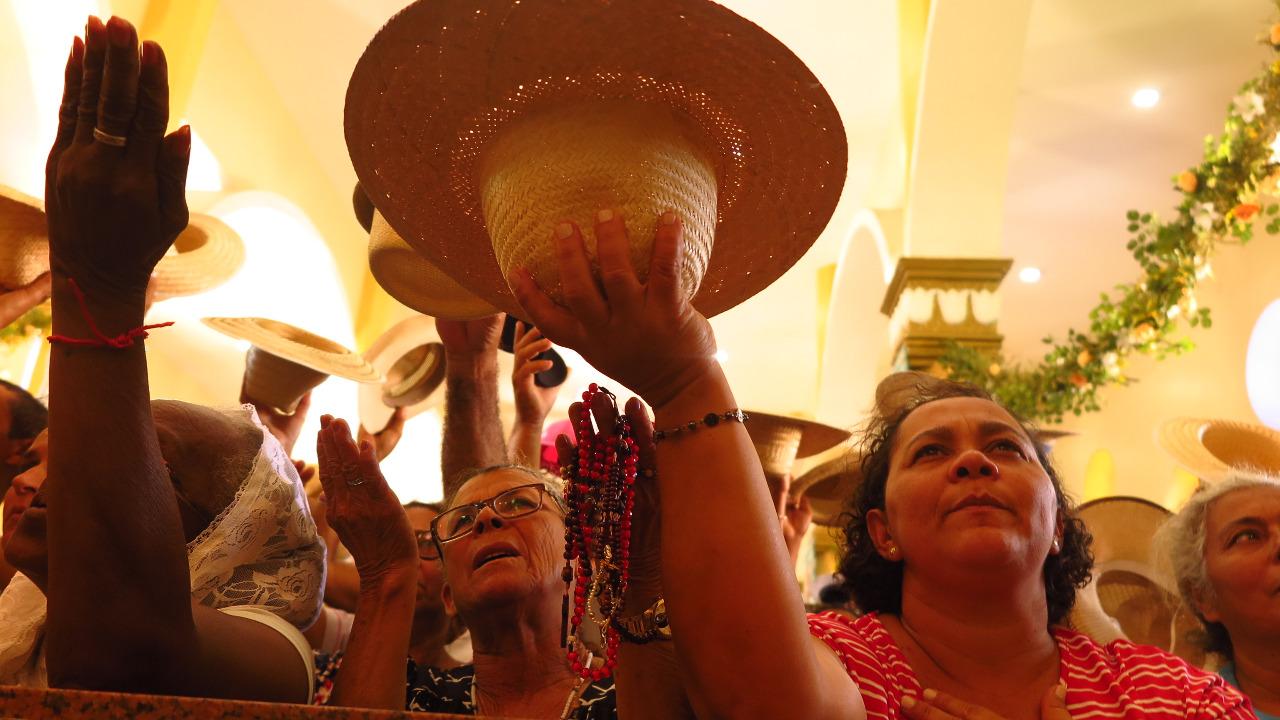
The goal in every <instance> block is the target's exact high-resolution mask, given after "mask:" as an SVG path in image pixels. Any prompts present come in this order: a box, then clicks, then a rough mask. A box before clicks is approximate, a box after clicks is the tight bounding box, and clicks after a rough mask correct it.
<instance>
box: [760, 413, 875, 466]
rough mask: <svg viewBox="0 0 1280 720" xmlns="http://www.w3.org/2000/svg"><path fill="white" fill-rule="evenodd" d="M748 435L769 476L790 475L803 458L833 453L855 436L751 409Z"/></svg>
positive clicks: (835, 429)
mask: <svg viewBox="0 0 1280 720" xmlns="http://www.w3.org/2000/svg"><path fill="white" fill-rule="evenodd" d="M746 413H747V417H748V418H749V419H748V420H747V423H746V426H747V433H748V434H750V435H751V443H752V444H753V445H755V447H756V454H757V455H759V456H760V464H761V465H762V466H763V467H764V472H765V474H766V475H770V476H778V477H781V476H783V475H790V474H791V470H792V468H793V467H794V465H795V462H796V460H797V459H799V458H806V457H809V456H810V455H817V454H818V453H820V452H822V451H823V450H830V449H831V448H833V447H835V446H836V445H839V444H840V443H842V442H844V441H845V440H848V439H849V436H850V435H852V434H853V433H851V432H850V431H848V430H841V429H840V428H836V427H831V426H830V425H823V424H822V423H820V422H816V421H813V420H807V419H805V418H800V417H789V416H786V415H772V414H769V413H762V412H756V411H754V410H747V411H746Z"/></svg>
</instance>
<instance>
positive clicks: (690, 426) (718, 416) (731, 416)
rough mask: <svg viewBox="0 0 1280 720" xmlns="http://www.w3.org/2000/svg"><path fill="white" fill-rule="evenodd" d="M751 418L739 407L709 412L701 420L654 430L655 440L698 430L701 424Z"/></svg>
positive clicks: (675, 436) (716, 423)
mask: <svg viewBox="0 0 1280 720" xmlns="http://www.w3.org/2000/svg"><path fill="white" fill-rule="evenodd" d="M750 419H751V416H750V415H748V414H746V413H744V412H742V410H740V409H738V408H734V409H732V410H730V411H729V412H726V413H707V414H706V416H705V417H703V418H702V419H701V420H693V421H691V422H688V423H686V424H684V425H677V426H676V427H673V428H671V429H669V430H658V431H656V432H654V433H653V441H654V442H655V443H660V442H662V441H663V440H666V439H667V438H678V437H680V436H681V435H683V434H685V433H692V432H693V431H695V430H697V429H698V427H699V426H702V425H706V426H707V427H709V428H713V427H715V426H717V425H719V424H720V423H722V422H730V421H733V422H740V423H745V422H746V421H748V420H750Z"/></svg>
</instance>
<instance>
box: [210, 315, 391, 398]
mask: <svg viewBox="0 0 1280 720" xmlns="http://www.w3.org/2000/svg"><path fill="white" fill-rule="evenodd" d="M204 324H205V325H208V326H209V327H211V328H213V329H214V330H217V331H218V332H220V333H222V334H223V335H227V336H229V337H233V338H235V339H237V340H247V341H248V342H249V343H251V344H252V345H253V346H254V347H257V348H259V349H261V350H264V351H266V352H269V353H271V354H272V355H275V356H276V357H279V358H283V359H285V360H289V361H290V362H294V363H297V364H299V365H302V366H303V367H308V368H311V369H312V370H315V371H316V372H321V373H324V374H326V375H335V376H337V377H340V378H346V379H347V380H354V381H356V382H361V383H380V382H382V380H383V378H382V376H381V375H380V374H379V373H378V371H377V370H375V369H374V368H373V366H372V365H370V364H369V362H368V361H367V360H365V359H364V357H362V356H361V355H359V354H358V353H356V352H353V351H351V350H349V349H347V348H345V347H343V346H342V345H340V344H338V343H336V342H334V341H332V340H329V339H327V338H323V337H320V336H319V335H315V334H313V333H310V332H307V331H306V330H303V329H302V328H299V327H295V326H293V325H290V324H288V323H282V322H280V321H278V320H267V319H265V318H254V317H247V318H204Z"/></svg>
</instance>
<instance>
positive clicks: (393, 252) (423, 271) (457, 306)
mask: <svg viewBox="0 0 1280 720" xmlns="http://www.w3.org/2000/svg"><path fill="white" fill-rule="evenodd" d="M369 271H370V272H371V273H373V279H374V280H376V281H377V282H378V284H379V285H381V286H382V289H383V290H386V291H387V294H388V295H390V296H391V297H393V298H395V299H396V300H397V301H399V302H400V303H401V304H402V305H404V306H405V307H408V308H410V309H413V310H417V311H418V312H420V313H422V314H424V315H430V316H431V317H441V318H449V319H452V320H474V319H476V318H482V317H486V316H488V315H494V314H496V313H497V312H498V311H497V309H496V308H494V307H493V306H492V305H490V304H489V303H487V302H485V301H483V300H481V299H480V298H478V297H476V296H475V295H474V294H472V293H471V291H469V290H467V289H465V288H463V287H462V286H461V285H459V284H458V283H457V282H455V281H454V280H453V278H451V277H449V276H448V275H446V274H444V273H443V272H440V270H439V268H437V267H436V266H435V265H432V264H431V263H429V262H427V260H426V258H424V257H422V256H421V255H419V254H418V252H417V251H416V250H414V249H413V248H411V247H409V245H408V243H406V242H405V241H404V240H402V239H400V236H399V235H397V234H396V231H395V230H392V229H391V226H390V225H388V224H387V221H386V220H385V219H384V218H383V217H382V214H381V213H379V212H378V211H377V210H374V211H373V217H372V226H371V229H370V231H369Z"/></svg>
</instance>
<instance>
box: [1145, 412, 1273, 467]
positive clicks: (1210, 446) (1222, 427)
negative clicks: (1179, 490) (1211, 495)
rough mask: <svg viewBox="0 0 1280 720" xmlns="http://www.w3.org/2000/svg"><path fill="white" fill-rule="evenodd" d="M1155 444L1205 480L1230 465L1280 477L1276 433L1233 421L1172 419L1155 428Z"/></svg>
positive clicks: (1264, 428) (1257, 426)
mask: <svg viewBox="0 0 1280 720" xmlns="http://www.w3.org/2000/svg"><path fill="white" fill-rule="evenodd" d="M1156 444H1157V445H1159V446H1160V447H1161V448H1162V449H1163V450H1164V451H1165V452H1167V453H1169V454H1170V455H1172V456H1173V459H1174V460H1176V461H1177V462H1178V464H1180V465H1182V466H1183V467H1185V468H1186V469H1187V470H1189V471H1190V472H1191V473H1193V474H1194V475H1195V476H1196V477H1198V478H1200V479H1201V480H1204V481H1205V482H1219V481H1221V480H1222V479H1224V478H1225V477H1226V476H1227V473H1229V472H1230V471H1231V469H1232V468H1248V469H1252V470H1260V471H1262V472H1265V473H1268V474H1270V475H1276V476H1280V432H1276V431H1275V430H1272V429H1271V428H1268V427H1264V426H1262V425H1251V424H1249V423H1242V422H1236V421H1234V420H1209V419H1202V418H1185V417H1184V418H1174V419H1173V420H1169V421H1168V422H1166V423H1164V424H1163V425H1161V426H1160V427H1159V428H1158V429H1157V430H1156Z"/></svg>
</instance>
